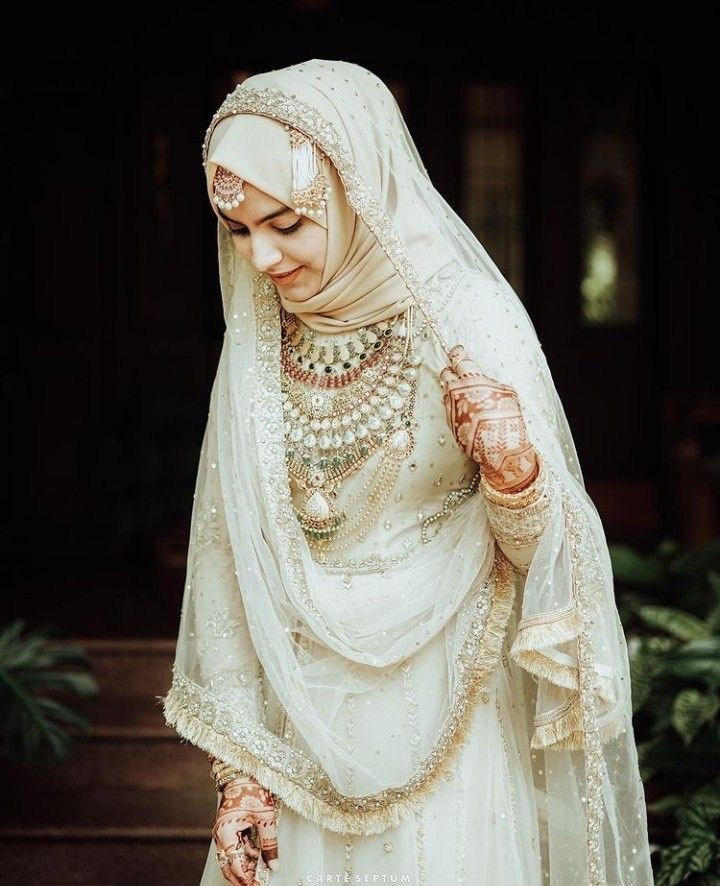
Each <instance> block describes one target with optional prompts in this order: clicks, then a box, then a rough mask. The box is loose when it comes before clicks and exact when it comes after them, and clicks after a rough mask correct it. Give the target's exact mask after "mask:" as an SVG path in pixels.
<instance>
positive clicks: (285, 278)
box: [270, 265, 302, 283]
mask: <svg viewBox="0 0 720 886" xmlns="http://www.w3.org/2000/svg"><path fill="white" fill-rule="evenodd" d="M301 267H302V265H301V266H300V267H298V268H295V269H294V270H293V271H288V273H287V274H270V276H271V277H272V279H273V280H275V281H276V282H278V283H289V282H290V281H291V280H294V279H295V275H296V274H297V273H298V271H300V269H301Z"/></svg>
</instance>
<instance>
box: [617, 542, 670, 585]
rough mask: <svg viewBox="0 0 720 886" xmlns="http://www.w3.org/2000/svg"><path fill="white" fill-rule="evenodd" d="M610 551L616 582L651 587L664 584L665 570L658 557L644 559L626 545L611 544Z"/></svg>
mask: <svg viewBox="0 0 720 886" xmlns="http://www.w3.org/2000/svg"><path fill="white" fill-rule="evenodd" d="M608 550H609V552H610V561H611V563H612V570H613V576H614V578H615V580H616V581H618V582H623V583H625V584H630V585H641V586H649V587H656V586H658V585H661V584H662V583H663V579H664V575H665V570H664V568H663V565H662V563H661V562H660V561H659V560H658V559H657V557H655V556H650V557H643V556H641V555H640V554H638V553H637V552H636V551H634V550H633V549H632V548H629V547H627V546H626V545H619V544H611V545H608Z"/></svg>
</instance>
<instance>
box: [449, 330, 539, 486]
mask: <svg viewBox="0 0 720 886" xmlns="http://www.w3.org/2000/svg"><path fill="white" fill-rule="evenodd" d="M449 356H450V360H451V364H450V366H449V367H445V368H444V369H443V370H442V372H441V373H440V381H441V383H442V385H443V389H444V394H443V404H444V406H445V416H446V419H447V423H448V426H449V428H450V430H451V431H452V433H453V436H454V437H455V439H456V440H457V443H458V445H459V446H460V448H461V449H462V450H463V452H464V453H465V454H466V455H467V456H468V457H469V458H471V459H473V461H475V462H477V463H478V464H479V465H480V467H481V469H482V472H483V474H484V476H485V479H486V480H487V482H488V483H489V484H490V485H491V486H492V487H494V488H495V489H497V490H498V491H500V492H519V491H521V490H522V489H524V488H525V487H527V486H529V485H530V484H531V483H532V482H533V480H534V479H535V478H536V477H537V474H538V470H539V462H538V459H537V453H536V451H535V447H534V446H533V445H532V443H531V442H530V439H529V437H528V434H527V427H526V425H525V420H524V419H523V415H522V411H521V409H520V402H519V399H518V396H517V393H516V391H515V390H514V389H513V388H512V387H510V386H509V385H505V384H502V383H500V382H498V381H496V380H495V379H492V378H490V377H489V376H487V375H485V374H484V373H483V372H482V370H481V369H480V367H479V366H478V365H477V363H475V361H474V360H471V359H470V358H469V357H468V356H467V355H466V353H465V348H464V347H463V345H456V346H455V347H454V348H452V350H451V351H450V353H449Z"/></svg>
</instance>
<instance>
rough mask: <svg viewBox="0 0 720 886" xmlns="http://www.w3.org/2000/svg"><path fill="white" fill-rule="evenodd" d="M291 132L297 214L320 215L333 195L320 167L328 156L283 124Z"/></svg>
mask: <svg viewBox="0 0 720 886" xmlns="http://www.w3.org/2000/svg"><path fill="white" fill-rule="evenodd" d="M284 125H285V129H286V130H288V132H289V133H290V144H291V146H292V166H293V170H292V174H293V191H292V198H291V199H292V202H293V204H294V206H295V212H296V214H297V215H308V216H311V217H312V216H315V217H318V216H321V215H322V213H323V212H324V211H325V206H326V205H327V199H328V197H329V196H330V194H332V188H331V187H330V185H329V184H328V180H327V177H326V176H325V174H324V173H323V172H321V171H320V169H319V168H318V161H319V160H324V159H325V154H323V153H322V152H320V151H319V150H318V149H317V146H316V145H315V143H314V142H313V141H312V140H311V139H310V138H309V136H307V135H305V133H304V132H300V131H299V130H297V129H294V128H293V127H292V126H290V125H289V124H287V123H286V124H284Z"/></svg>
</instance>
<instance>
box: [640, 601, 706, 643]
mask: <svg viewBox="0 0 720 886" xmlns="http://www.w3.org/2000/svg"><path fill="white" fill-rule="evenodd" d="M638 615H639V617H640V618H641V619H642V621H643V622H645V624H646V625H648V626H649V627H651V628H659V629H660V630H661V631H665V632H666V633H668V634H670V635H671V636H672V637H677V638H678V640H699V639H705V638H708V637H710V631H709V629H708V626H707V625H706V624H705V622H703V621H702V620H701V619H699V618H698V617H697V616H695V615H692V614H691V613H690V612H685V611H684V610H683V609H673V608H671V607H669V606H641V607H640V609H639V610H638Z"/></svg>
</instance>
